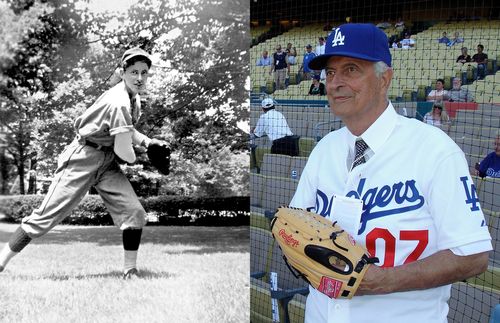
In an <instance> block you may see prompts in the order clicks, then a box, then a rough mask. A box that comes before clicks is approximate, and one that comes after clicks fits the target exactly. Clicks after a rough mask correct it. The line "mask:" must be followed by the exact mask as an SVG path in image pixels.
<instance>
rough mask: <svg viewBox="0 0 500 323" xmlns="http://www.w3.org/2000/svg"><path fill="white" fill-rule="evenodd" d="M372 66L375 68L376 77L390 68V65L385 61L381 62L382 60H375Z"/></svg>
mask: <svg viewBox="0 0 500 323" xmlns="http://www.w3.org/2000/svg"><path fill="white" fill-rule="evenodd" d="M373 68H375V75H376V76H377V78H381V77H382V75H383V74H384V73H385V72H386V71H387V70H389V69H390V67H389V66H388V65H387V64H386V63H385V62H382V61H378V62H375V63H374V64H373Z"/></svg>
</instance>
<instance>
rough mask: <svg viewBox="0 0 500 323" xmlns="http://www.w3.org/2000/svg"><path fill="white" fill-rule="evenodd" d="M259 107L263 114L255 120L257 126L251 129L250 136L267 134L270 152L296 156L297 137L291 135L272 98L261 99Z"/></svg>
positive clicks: (297, 152)
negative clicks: (270, 143)
mask: <svg viewBox="0 0 500 323" xmlns="http://www.w3.org/2000/svg"><path fill="white" fill-rule="evenodd" d="M261 107H262V111H263V112H264V114H262V115H261V116H260V118H259V120H258V121H257V126H256V127H255V128H254V129H252V130H251V133H252V137H262V136H265V135H267V136H268V137H269V139H270V140H271V141H272V146H271V153H272V154H282V155H289V156H298V155H299V145H298V137H297V136H294V135H293V133H292V130H290V127H289V126H288V123H287V122H286V119H285V117H284V116H283V114H282V113H281V112H278V111H276V110H275V103H274V100H273V99H271V98H266V99H264V100H262V102H261Z"/></svg>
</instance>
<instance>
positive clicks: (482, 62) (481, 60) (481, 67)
mask: <svg viewBox="0 0 500 323" xmlns="http://www.w3.org/2000/svg"><path fill="white" fill-rule="evenodd" d="M483 50H484V46H483V45H481V44H478V45H477V53H476V54H474V56H472V61H473V62H476V63H477V79H478V80H482V79H484V77H485V76H486V64H487V63H488V55H486V54H485V53H483Z"/></svg>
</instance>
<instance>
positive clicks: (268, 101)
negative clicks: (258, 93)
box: [260, 98, 274, 109]
mask: <svg viewBox="0 0 500 323" xmlns="http://www.w3.org/2000/svg"><path fill="white" fill-rule="evenodd" d="M260 105H261V106H262V107H263V108H266V109H267V108H270V107H272V106H274V100H273V99H271V98H267V99H264V100H262V103H261V104H260Z"/></svg>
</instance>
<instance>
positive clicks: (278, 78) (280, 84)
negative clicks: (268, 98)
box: [274, 68, 286, 90]
mask: <svg viewBox="0 0 500 323" xmlns="http://www.w3.org/2000/svg"><path fill="white" fill-rule="evenodd" d="M285 79H286V68H282V69H280V70H275V71H274V82H275V83H276V89H277V90H284V89H285Z"/></svg>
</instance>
